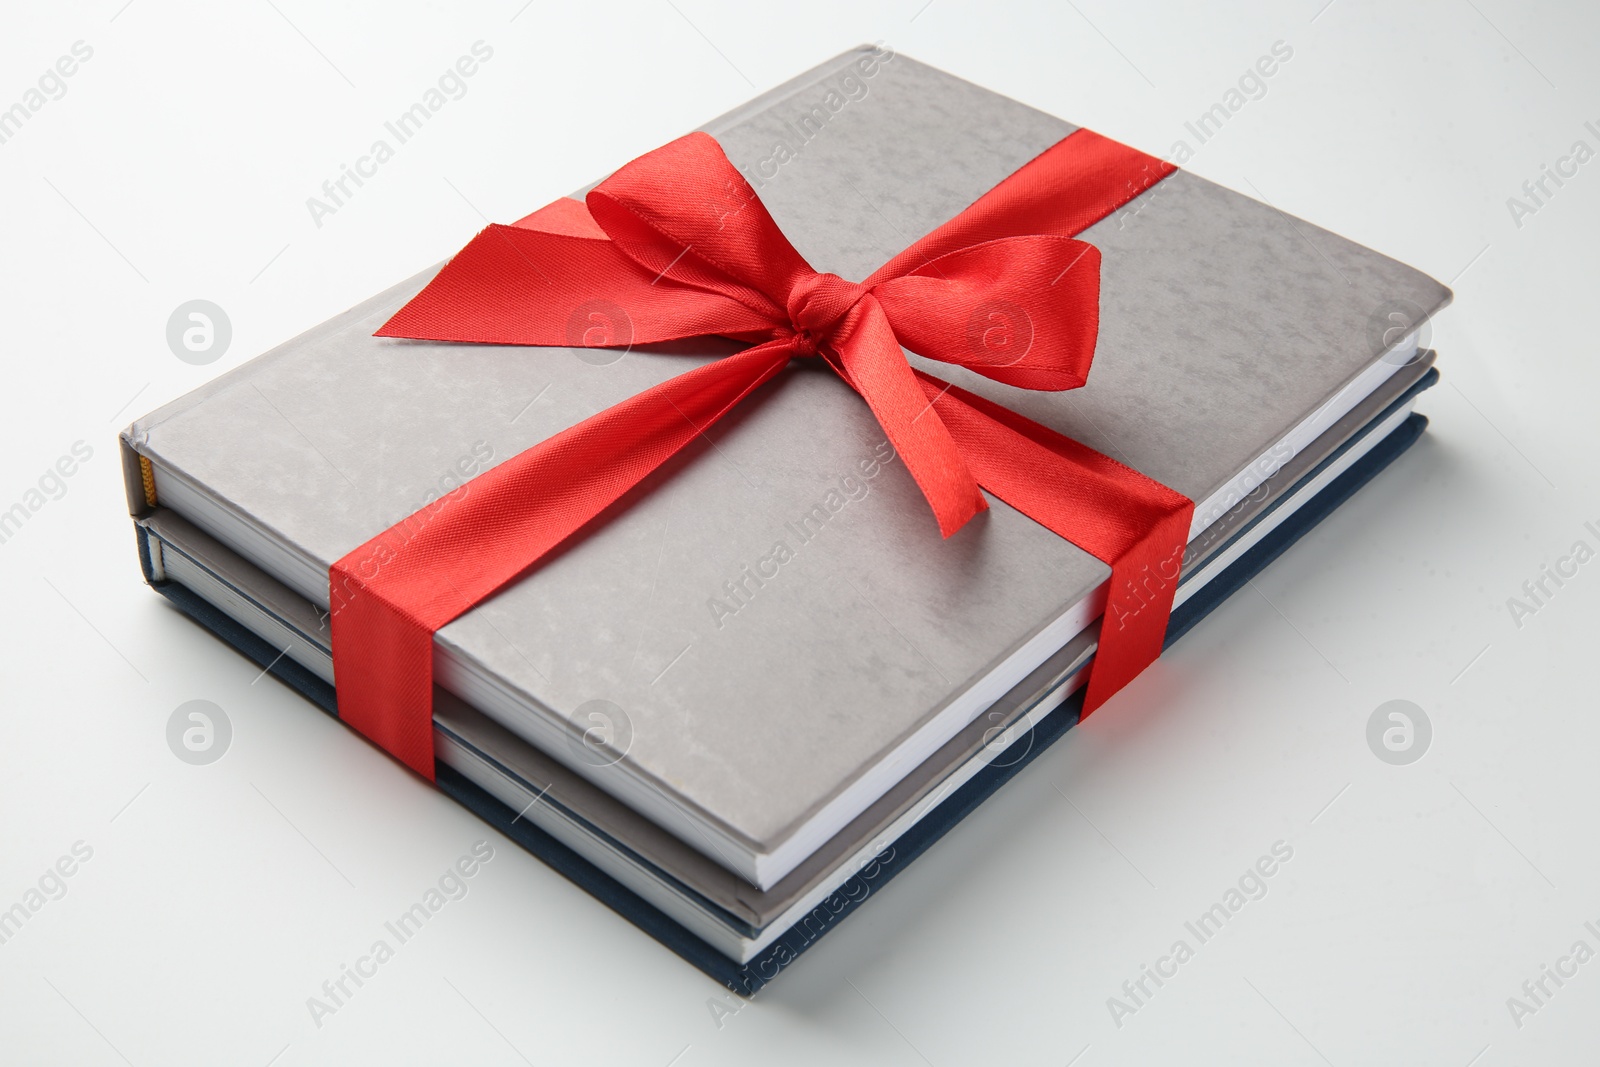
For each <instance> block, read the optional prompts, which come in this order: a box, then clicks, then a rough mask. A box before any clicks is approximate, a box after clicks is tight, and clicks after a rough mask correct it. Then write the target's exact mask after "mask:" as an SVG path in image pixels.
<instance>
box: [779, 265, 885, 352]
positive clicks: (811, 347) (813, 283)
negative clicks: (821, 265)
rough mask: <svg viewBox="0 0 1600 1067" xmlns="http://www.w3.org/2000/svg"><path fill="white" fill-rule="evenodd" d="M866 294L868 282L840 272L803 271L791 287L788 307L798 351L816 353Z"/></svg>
mask: <svg viewBox="0 0 1600 1067" xmlns="http://www.w3.org/2000/svg"><path fill="white" fill-rule="evenodd" d="M866 296H867V288H866V286H864V285H858V284H856V283H855V282H850V281H846V280H845V279H843V278H841V277H839V276H838V275H837V274H830V273H827V272H825V271H823V272H816V271H814V272H812V273H811V274H806V275H802V276H801V277H800V279H799V280H798V281H796V282H795V283H794V287H793V288H791V289H790V290H789V298H788V301H787V304H788V307H787V309H786V310H787V311H788V314H789V323H790V325H792V326H793V327H794V332H795V337H796V340H795V351H796V352H797V353H798V354H800V355H804V356H814V355H816V354H817V353H818V351H819V350H820V348H821V347H822V346H823V345H824V344H826V343H827V342H828V340H829V339H830V338H831V337H832V335H833V333H834V330H835V329H836V328H837V327H838V326H839V324H840V323H841V322H843V321H844V319H845V316H847V315H849V314H850V312H851V310H852V309H854V308H855V306H856V305H857V304H859V303H860V302H861V301H862V299H864V298H865V297H866Z"/></svg>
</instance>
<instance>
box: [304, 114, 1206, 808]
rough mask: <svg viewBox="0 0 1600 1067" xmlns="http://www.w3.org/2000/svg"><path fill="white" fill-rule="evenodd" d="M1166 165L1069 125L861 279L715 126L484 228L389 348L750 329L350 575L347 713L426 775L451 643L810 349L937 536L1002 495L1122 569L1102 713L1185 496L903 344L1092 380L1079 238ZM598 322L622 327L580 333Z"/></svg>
mask: <svg viewBox="0 0 1600 1067" xmlns="http://www.w3.org/2000/svg"><path fill="white" fill-rule="evenodd" d="M1173 169H1174V168H1172V167H1171V166H1169V165H1168V164H1165V163H1163V162H1162V161H1160V160H1158V159H1155V158H1153V157H1151V156H1147V155H1145V154H1144V153H1142V152H1138V151H1136V150H1134V149H1131V148H1128V147H1126V146H1124V145H1120V144H1117V143H1116V142H1115V141H1111V140H1108V139H1106V138H1103V137H1100V136H1099V135H1097V134H1094V133H1091V132H1090V131H1088V130H1078V131H1076V132H1074V133H1072V134H1071V135H1069V136H1067V137H1066V138H1064V139H1063V140H1061V141H1060V142H1058V143H1057V144H1056V145H1054V146H1052V147H1051V148H1049V149H1046V150H1045V151H1044V152H1043V153H1041V154H1040V155H1039V156H1038V157H1036V158H1035V159H1033V160H1032V161H1031V162H1029V163H1027V164H1025V165H1024V166H1023V167H1022V168H1020V169H1019V170H1018V171H1017V172H1016V173H1014V174H1012V175H1011V176H1010V177H1008V178H1006V179H1005V180H1003V181H1002V182H1000V184H999V185H997V186H995V187H994V188H993V189H992V190H990V191H989V192H988V193H985V194H984V195H983V196H982V197H980V198H979V199H978V200H977V201H976V202H975V203H974V204H972V205H971V206H970V207H968V208H967V209H966V210H964V211H962V212H961V213H960V214H958V215H957V216H956V217H955V218H953V219H951V220H950V221H949V222H947V223H945V224H944V225H942V226H940V227H938V228H936V229H934V230H933V231H932V232H930V233H929V234H927V235H926V236H924V237H923V238H921V239H920V240H918V241H916V242H915V243H913V244H912V245H911V246H910V247H909V248H907V249H906V250H905V251H903V252H901V253H900V254H899V255H896V256H895V257H894V258H893V259H891V260H890V261H889V262H888V263H886V264H884V265H883V266H882V267H880V268H879V269H878V270H877V271H875V272H874V273H873V274H872V275H871V276H870V277H868V278H866V279H864V280H863V281H861V282H860V283H857V282H851V281H846V280H845V279H843V278H841V277H839V276H838V275H836V274H829V273H824V272H818V271H817V270H815V269H814V268H813V267H812V266H811V265H810V264H809V263H807V262H806V260H805V258H804V257H802V256H801V255H800V253H799V252H798V251H797V250H796V249H795V248H794V246H793V245H792V244H790V242H789V240H788V238H786V237H785V236H784V235H783V232H782V231H781V230H780V229H779V228H778V225H777V223H776V222H774V221H773V219H772V216H771V215H770V214H768V212H767V209H766V207H765V205H763V204H762V203H761V200H760V198H759V197H757V196H756V193H755V190H754V189H752V188H751V187H750V184H749V183H748V182H747V181H745V179H744V176H743V175H742V174H740V173H739V171H738V170H737V169H736V168H735V167H734V166H733V164H732V163H730V162H729V161H728V158H727V156H725V155H724V154H723V152H722V148H721V146H720V145H718V144H717V142H716V141H715V140H713V139H712V138H711V137H709V136H707V135H706V134H703V133H695V134H690V135H689V136H687V137H682V138H679V139H678V140H676V141H673V142H672V143H671V144H668V145H666V146H664V147H662V148H659V149H657V150H655V151H654V152H650V153H648V154H646V155H644V156H641V157H640V158H639V159H636V160H634V161H633V162H632V163H629V164H628V165H627V166H625V167H623V168H621V169H620V170H618V171H617V172H616V173H614V174H613V175H612V176H611V177H609V178H607V179H606V180H605V181H603V182H601V183H600V184H599V185H598V186H596V187H595V188H594V189H592V190H590V192H589V194H588V196H587V197H586V198H585V199H584V200H583V201H582V202H579V201H577V200H568V199H563V200H558V201H556V202H555V203H553V204H550V205H548V206H547V207H544V208H541V209H540V210H538V211H536V212H534V213H533V214H532V215H529V216H528V217H527V218H525V219H522V220H521V221H519V222H518V223H517V224H516V225H514V226H490V227H488V228H487V229H485V230H484V231H483V232H481V233H480V234H478V236H477V237H476V238H474V239H473V241H472V242H471V243H470V244H468V245H467V247H466V248H464V249H462V250H461V252H460V253H459V254H457V255H456V257H455V258H454V259H452V260H451V261H450V262H449V263H448V264H446V265H445V267H444V268H443V269H442V270H441V271H440V272H439V273H438V275H437V276H436V277H435V278H434V279H433V280H432V281H430V282H429V283H428V285H427V286H426V287H425V288H424V289H423V290H422V292H421V293H419V294H418V295H417V296H416V297H415V298H414V299H412V300H411V301H410V302H409V303H408V304H406V306H405V307H403V308H402V309H401V310H400V311H399V312H398V313H397V314H396V315H395V316H394V317H393V318H392V319H390V320H389V321H388V322H387V323H385V324H384V326H383V328H382V329H381V330H379V331H378V334H379V336H383V337H411V338H420V339H426V340H435V341H476V342H484V343H489V344H502V345H548V346H562V347H572V346H594V347H602V346H616V345H633V344H651V343H655V342H661V341H671V340H677V339H680V338H687V337H705V336H716V335H720V336H725V337H732V338H736V339H739V340H744V341H747V342H757V343H755V344H754V347H751V348H747V349H745V350H744V351H742V352H738V353H736V354H734V355H731V356H727V357H725V358H723V359H718V360H713V361H711V362H708V363H702V364H700V365H699V366H696V367H695V368H693V369H692V370H689V371H687V372H685V373H683V374H680V375H678V376H677V377H675V378H670V379H668V380H666V381H664V382H661V383H660V384H658V385H655V386H652V387H651V388H649V389H646V390H645V391H644V392H642V393H639V394H638V395H637V396H634V397H632V398H630V399H628V400H625V401H623V402H622V403H620V404H617V405H616V406H614V407H611V408H608V409H606V410H604V411H601V412H599V413H598V414H596V415H593V416H590V417H589V418H588V419H585V420H584V421H583V422H580V423H577V424H576V425H574V426H570V427H568V428H567V429H566V430H563V431H562V432H561V433H558V434H556V435H555V436H554V437H552V438H550V439H548V440H546V441H543V442H541V443H540V444H537V445H535V446H533V447H532V448H529V449H527V450H526V451H524V452H522V453H520V454H518V455H516V456H513V457H511V458H510V459H508V460H506V461H505V462H503V463H501V464H499V465H497V466H495V467H493V468H491V469H490V470H488V471H486V472H484V473H482V474H480V475H478V476H477V477H476V478H474V479H473V481H472V486H473V491H472V492H471V493H462V494H452V495H451V496H448V497H446V498H444V499H443V500H440V501H437V502H435V503H434V504H432V505H430V506H429V508H428V512H427V520H426V522H414V521H412V520H411V519H406V520H402V521H401V522H400V523H398V524H396V525H395V526H393V527H391V528H390V529H388V530H386V531H384V532H383V533H381V534H379V535H378V536H377V537H375V538H373V539H372V540H371V541H369V542H367V544H365V545H362V546H361V547H359V548H357V549H355V550H354V551H352V552H350V553H349V554H348V555H346V556H345V557H344V558H343V559H341V560H339V561H338V562H337V563H335V564H334V567H333V572H332V574H331V576H330V591H329V601H330V612H331V615H332V621H333V658H334V672H335V674H336V675H337V677H338V699H339V714H340V716H341V717H342V718H344V719H345V720H346V721H347V722H348V723H349V724H350V725H351V726H353V727H355V728H356V729H358V730H360V731H361V732H362V733H364V734H366V735H367V736H368V737H370V738H372V739H373V740H374V741H376V742H377V743H378V744H379V745H381V746H383V747H384V748H385V749H387V750H388V751H389V752H391V753H393V754H394V755H396V756H397V757H399V758H400V759H401V760H403V761H404V762H406V763H407V764H408V765H409V766H411V767H412V768H414V769H416V770H417V771H418V772H419V773H421V774H424V775H427V776H428V777H430V778H431V777H432V775H433V731H432V695H433V656H432V650H433V634H434V632H435V631H437V630H438V629H439V627H441V626H444V625H445V624H446V623H449V622H450V621H451V620H453V619H455V618H457V617H458V616H460V615H462V614H463V613H465V612H466V611H468V610H470V609H471V608H473V607H474V606H476V605H477V604H480V603H482V602H483V601H484V600H487V599H488V598H489V597H491V596H493V595H494V594H495V593H496V592H498V591H499V590H500V589H502V588H504V587H505V586H507V585H508V584H510V583H511V582H514V581H516V580H517V579H518V578H519V577H520V576H521V575H523V574H525V573H526V572H527V571H528V570H529V569H530V568H532V567H533V566H534V565H535V564H537V563H538V561H539V560H541V559H542V558H544V556H545V555H546V554H547V553H549V552H550V551H551V550H553V549H554V548H556V546H558V545H560V544H561V543H562V542H563V541H565V540H566V539H567V538H569V537H571V536H572V535H573V534H575V533H576V532H577V531H579V530H580V529H582V528H583V527H584V526H585V524H587V523H589V522H590V521H592V520H595V519H596V518H597V517H598V516H600V515H601V514H602V513H603V512H604V511H605V510H606V509H607V508H609V507H612V506H613V505H616V504H617V503H618V501H620V500H621V499H622V497H623V496H624V495H625V494H626V493H627V492H629V490H631V489H633V488H634V487H635V486H636V485H638V484H639V483H640V482H641V481H642V480H643V479H644V478H645V477H646V476H647V475H649V474H650V473H651V472H652V471H655V470H656V469H658V468H659V467H660V466H661V465H662V464H663V463H665V462H666V461H667V460H668V459H670V458H671V457H672V456H673V455H675V454H676V453H678V452H679V451H681V450H682V449H684V448H685V447H687V446H689V445H690V444H692V443H693V442H696V441H700V440H705V439H708V438H707V437H706V432H707V430H708V429H709V428H710V427H711V426H712V425H713V424H714V423H716V422H717V420H719V419H720V418H722V417H723V416H724V415H726V414H727V413H728V412H729V411H731V410H732V409H733V408H734V407H735V406H736V405H738V404H739V403H740V402H741V401H743V400H744V399H745V398H746V397H748V396H749V395H750V394H751V393H753V392H755V391H756V390H757V389H759V388H760V387H761V386H762V385H764V384H765V383H767V382H769V381H771V380H772V379H773V378H775V377H776V376H777V375H779V374H780V373H782V372H783V370H784V368H785V367H787V366H788V365H789V363H790V361H791V359H792V358H793V357H794V356H795V355H797V354H798V355H801V356H816V355H823V356H825V358H826V360H827V363H828V365H829V366H830V367H831V368H832V369H833V370H834V371H835V372H837V373H838V375H839V376H840V377H841V378H842V379H844V381H845V382H846V383H847V384H849V386H850V387H851V388H852V389H854V390H855V391H856V392H857V393H859V394H860V395H861V397H862V399H863V400H865V401H866V403H867V405H868V406H869V407H870V408H871V409H872V413H873V415H874V416H875V417H876V418H877V420H878V423H879V425H880V426H881V427H882V429H883V432H884V434H885V436H886V437H887V438H888V441H889V444H890V445H892V446H893V448H894V451H895V452H896V453H897V454H898V456H899V458H900V459H901V461H902V462H903V465H904V467H905V470H906V471H907V472H908V473H909V474H910V475H911V477H912V478H913V479H914V480H915V481H916V483H917V486H918V488H919V489H921V491H922V494H923V496H924V497H925V498H926V499H927V501H928V503H929V505H930V506H931V507H932V510H933V513H934V517H935V518H936V519H937V520H938V523H939V529H940V532H942V533H943V534H944V535H945V536H947V537H948V536H950V535H951V534H954V533H955V532H956V531H957V530H960V529H961V528H962V526H964V525H965V524H966V523H967V521H968V520H969V519H971V518H972V517H973V516H974V515H976V514H977V513H978V512H980V511H982V510H984V509H985V508H987V507H988V506H989V504H988V501H987V500H986V498H985V496H984V492H983V491H984V490H987V491H988V492H989V493H991V494H993V495H994V496H995V497H998V498H999V499H1001V500H1003V501H1005V502H1006V503H1008V504H1010V505H1011V506H1012V507H1014V508H1016V509H1017V510H1018V511H1020V512H1022V513H1023V514H1025V515H1027V516H1029V517H1030V518H1032V519H1033V520H1034V521H1036V522H1038V523H1039V524H1040V525H1042V526H1044V527H1046V528H1047V529H1049V530H1051V531H1052V532H1054V533H1056V534H1057V535H1059V536H1061V537H1063V538H1065V539H1067V540H1068V541H1071V542H1072V543H1073V544H1075V545H1077V546H1078V547H1079V548H1081V549H1083V550H1084V551H1086V552H1089V553H1091V554H1092V555H1094V556H1095V557H1097V558H1098V559H1101V560H1103V561H1104V562H1106V563H1108V564H1110V566H1111V581H1110V592H1109V597H1108V601H1107V605H1106V613H1105V622H1104V623H1103V625H1102V627H1101V630H1100V644H1099V649H1098V651H1097V653H1096V655H1095V660H1094V667H1093V670H1092V673H1091V675H1090V680H1089V690H1088V694H1087V695H1086V697H1085V702H1084V714H1087V713H1088V712H1090V711H1093V710H1094V709H1095V708H1096V707H1097V706H1099V705H1100V704H1101V703H1102V702H1104V701H1105V699H1106V698H1108V697H1109V696H1110V695H1111V694H1113V693H1115V692H1116V691H1117V690H1118V689H1119V688H1121V687H1122V685H1123V684H1125V683H1126V682H1127V681H1129V680H1130V679H1131V678H1133V677H1134V676H1135V675H1137V674H1138V673H1139V672H1140V671H1141V670H1143V669H1144V667H1145V665H1146V664H1148V663H1150V662H1151V661H1152V660H1154V659H1155V657H1156V656H1157V655H1158V654H1159V653H1160V651H1161V644H1162V636H1163V634H1164V632H1165V630H1166V622H1167V616H1168V615H1169V613H1170V611H1171V607H1172V597H1173V593H1174V592H1175V591H1176V586H1177V583H1176V567H1177V562H1178V561H1181V560H1182V558H1183V550H1184V546H1185V543H1186V541H1187V538H1188V530H1189V523H1190V518H1191V516H1192V513H1193V510H1194V505H1193V504H1192V503H1191V502H1190V501H1189V500H1187V499H1185V498H1184V497H1183V496H1181V495H1180V494H1178V493H1175V492H1173V491H1172V490H1170V489H1168V488H1166V487H1165V486H1162V485H1159V484H1157V483H1156V482H1154V481H1152V480H1150V479H1149V478H1146V477H1145V476H1144V475H1142V474H1140V473H1139V472H1138V471H1135V470H1132V469H1130V468H1128V467H1125V466H1123V465H1122V464H1120V463H1118V462H1116V461H1115V460H1113V459H1111V458H1109V457H1107V456H1104V455H1101V454H1100V453H1099V452H1096V451H1095V450H1093V449H1091V448H1088V447H1086V446H1084V445H1081V444H1079V443H1078V442H1076V441H1073V440H1072V439H1070V438H1068V437H1065V436H1063V435H1062V434H1059V433H1056V432H1055V431H1053V430H1051V429H1049V428H1047V427H1044V426H1041V425H1039V424H1038V423H1036V422H1032V421H1030V420H1028V419H1025V418H1023V417H1022V416H1020V415H1018V414H1016V413H1015V412H1013V411H1010V410H1008V409H1007V408H1004V407H1001V406H1000V405H998V404H996V403H994V402H993V401H990V400H987V399H985V398H983V397H981V396H978V395H976V394H973V393H970V392H967V391H966V390H964V389H961V388H958V387H957V386H955V385H954V384H952V383H948V382H944V381H941V380H940V379H938V378H935V377H932V376H931V375H928V374H925V373H923V372H922V371H920V370H914V369H913V368H912V367H911V365H910V363H909V362H908V361H907V360H906V357H905V352H904V349H910V350H911V351H913V352H916V353H918V354H919V355H922V356H924V357H927V358H929V359H933V360H939V361H942V362H945V363H951V364H955V365H958V366H961V367H965V368H966V369H968V370H970V371H972V372H974V373H976V374H981V375H984V376H985V377H988V378H991V379H993V380H995V381H997V382H1002V383H1004V384H1006V385H1011V386H1016V387H1019V388H1023V389H1044V390H1062V389H1075V388H1077V387H1079V386H1081V385H1083V384H1084V381H1085V379H1086V376H1087V375H1088V371H1089V364H1090V361H1091V360H1092V359H1093V356H1094V347H1095V338H1096V336H1097V333H1098V329H1099V299H1100V254H1099V252H1098V251H1097V250H1096V249H1095V248H1094V247H1093V246H1091V245H1089V244H1086V243H1085V242H1083V241H1079V240H1075V239H1074V237H1075V235H1076V234H1078V233H1080V232H1082V231H1083V230H1084V229H1086V228H1087V227H1089V226H1092V225H1093V224H1094V223H1096V222H1098V221H1100V220H1101V219H1104V218H1106V217H1107V216H1108V215H1110V214H1111V213H1112V212H1114V211H1116V210H1118V209H1119V208H1120V207H1121V206H1122V205H1123V204H1125V203H1127V202H1128V201H1129V200H1131V199H1133V198H1134V197H1135V196H1138V195H1139V194H1140V193H1142V192H1143V191H1144V190H1146V189H1148V188H1149V187H1150V186H1151V185H1153V184H1154V182H1155V181H1159V180H1160V179H1161V178H1165V177H1166V176H1167V175H1168V174H1170V173H1172V171H1173ZM1152 174H1154V175H1155V176H1156V177H1155V178H1154V179H1153V180H1152V178H1151V175H1152ZM597 316H598V318H599V320H601V321H604V322H605V323H606V324H607V328H606V329H590V328H588V325H589V324H590V323H592V322H594V321H596V319H597ZM1002 326H1003V329H1001V327H1002ZM902 346H903V347H902ZM404 351H405V350H404V349H400V350H398V351H397V352H396V353H395V358H396V359H403V358H405V357H404ZM980 486H981V488H980ZM981 535H982V534H981V532H980V534H979V535H978V536H981Z"/></svg>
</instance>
